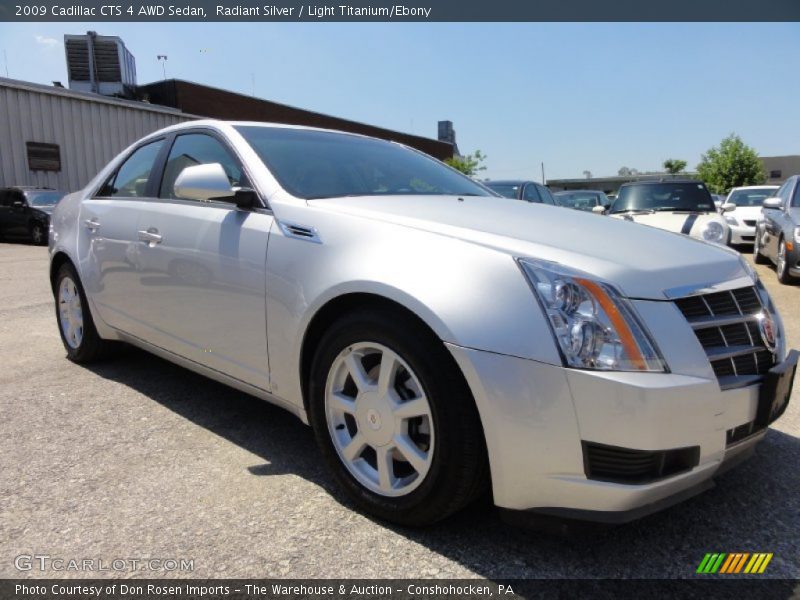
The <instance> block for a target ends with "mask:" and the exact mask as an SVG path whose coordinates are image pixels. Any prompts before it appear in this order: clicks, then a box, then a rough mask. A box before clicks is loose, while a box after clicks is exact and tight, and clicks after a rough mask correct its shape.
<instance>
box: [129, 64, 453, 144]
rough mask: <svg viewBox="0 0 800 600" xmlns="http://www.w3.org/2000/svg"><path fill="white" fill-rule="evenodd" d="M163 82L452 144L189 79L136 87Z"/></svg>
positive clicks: (390, 132)
mask: <svg viewBox="0 0 800 600" xmlns="http://www.w3.org/2000/svg"><path fill="white" fill-rule="evenodd" d="M164 83H168V84H173V85H175V84H178V83H182V84H186V85H194V86H198V87H201V88H206V89H210V90H214V91H217V92H221V93H224V94H230V95H233V96H239V97H240V98H246V99H248V100H256V101H258V102H265V103H267V104H271V105H273V106H278V107H281V108H288V109H291V110H296V111H298V112H302V113H306V114H308V115H314V116H316V117H321V118H323V119H335V120H337V121H341V122H343V123H348V124H351V125H357V126H360V127H367V128H370V129H373V130H375V131H381V132H383V133H387V134H392V133H394V134H401V135H404V136H408V137H409V138H414V139H417V140H420V141H426V142H438V143H440V144H447V145H448V146H453V144H451V143H450V142H448V141H445V140H439V139H436V138H433V137H426V136H422V135H417V134H415V133H408V132H405V131H397V130H395V129H389V128H387V127H381V126H379V125H372V124H370V123H363V122H361V121H354V120H353V119H348V118H345V117H338V116H336V115H331V114H327V113H322V112H319V111H316V110H309V109H307V108H300V107H299V106H293V105H291V104H284V103H282V102H276V101H274V100H268V99H267V98H260V97H258V96H251V95H249V94H243V93H241V92H234V91H232V90H226V89H224V88H219V87H216V86H213V85H207V84H205V83H199V82H197V81H189V80H188V79H178V78H171V79H165V80H163V81H153V82H151V83H145V84H140V85H138V86H137V87H138V89H139V90H141V91H144V92H145V93H147V89H146V88H147V87H149V86H158V85H161V84H164Z"/></svg>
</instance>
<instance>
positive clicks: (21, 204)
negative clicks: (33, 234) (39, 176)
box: [6, 188, 30, 237]
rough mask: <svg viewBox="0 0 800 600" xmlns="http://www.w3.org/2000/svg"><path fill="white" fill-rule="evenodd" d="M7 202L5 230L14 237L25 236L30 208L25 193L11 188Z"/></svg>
mask: <svg viewBox="0 0 800 600" xmlns="http://www.w3.org/2000/svg"><path fill="white" fill-rule="evenodd" d="M9 204H10V207H9V213H8V219H7V223H8V224H7V226H6V231H7V232H8V234H9V235H11V236H14V237H27V235H28V220H29V219H30V216H29V213H30V208H28V201H27V199H26V198H25V194H23V193H22V192H21V191H20V190H17V189H13V188H12V189H11V190H10V191H9Z"/></svg>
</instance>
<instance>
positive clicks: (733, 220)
mask: <svg viewBox="0 0 800 600" xmlns="http://www.w3.org/2000/svg"><path fill="white" fill-rule="evenodd" d="M777 189H778V186H777V185H751V186H746V187H735V188H732V189H731V191H730V193H729V194H728V197H727V198H726V199H725V203H724V204H723V210H724V212H725V213H726V214H725V216H724V218H725V222H726V223H727V224H728V227H730V229H731V239H730V243H731V244H752V243H753V241H754V240H755V238H756V221H758V219H759V218H760V217H761V216H762V215H761V205H762V203H763V202H764V200H766V199H767V198H769V197H770V196H773V195H774V194H775V191H776V190H777Z"/></svg>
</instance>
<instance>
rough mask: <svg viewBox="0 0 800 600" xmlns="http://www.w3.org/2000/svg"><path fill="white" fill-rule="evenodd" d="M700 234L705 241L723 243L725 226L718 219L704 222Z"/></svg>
mask: <svg viewBox="0 0 800 600" xmlns="http://www.w3.org/2000/svg"><path fill="white" fill-rule="evenodd" d="M701 235H702V236H703V239H704V240H705V241H707V242H714V243H716V244H723V243H725V240H724V238H725V228H724V227H723V226H722V223H720V222H719V221H709V222H708V223H706V226H705V227H703V231H702V233H701Z"/></svg>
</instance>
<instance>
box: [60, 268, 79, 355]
mask: <svg viewBox="0 0 800 600" xmlns="http://www.w3.org/2000/svg"><path fill="white" fill-rule="evenodd" d="M58 315H59V321H60V325H61V332H62V333H63V334H64V340H66V342H67V344H69V346H70V348H75V349H77V348H78V347H79V346H80V345H81V342H82V341H83V309H82V307H81V296H80V294H79V293H78V288H77V286H76V285H75V282H74V281H72V278H71V277H64V278H63V279H62V280H61V284H60V285H59V286H58Z"/></svg>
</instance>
